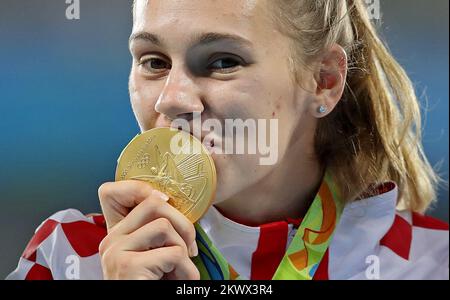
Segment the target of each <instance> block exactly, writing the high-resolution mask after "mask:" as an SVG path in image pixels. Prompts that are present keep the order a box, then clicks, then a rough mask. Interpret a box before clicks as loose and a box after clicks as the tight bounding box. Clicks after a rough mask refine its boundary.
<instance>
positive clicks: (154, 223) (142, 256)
mask: <svg viewBox="0 0 450 300" xmlns="http://www.w3.org/2000/svg"><path fill="white" fill-rule="evenodd" d="M98 195H99V199H100V204H101V207H102V211H103V214H104V216H105V220H106V224H107V228H108V235H107V236H106V237H105V239H103V241H102V242H101V244H100V247H99V253H100V256H101V264H102V269H103V275H104V278H105V279H179V280H197V279H200V274H199V271H198V270H197V268H196V267H195V265H194V263H193V262H192V261H191V259H190V257H192V256H197V255H198V248H197V244H196V242H195V229H194V225H193V224H192V223H191V222H190V221H189V220H188V219H187V218H186V217H185V216H184V215H183V214H182V213H180V212H179V211H178V210H177V209H175V208H174V207H172V206H171V205H170V204H168V203H167V200H169V197H168V196H167V195H165V194H163V193H161V192H160V191H158V190H156V189H153V188H152V187H151V186H150V185H149V184H147V183H145V182H141V181H136V180H130V181H119V182H109V183H105V184H103V185H101V186H100V188H99V190H98Z"/></svg>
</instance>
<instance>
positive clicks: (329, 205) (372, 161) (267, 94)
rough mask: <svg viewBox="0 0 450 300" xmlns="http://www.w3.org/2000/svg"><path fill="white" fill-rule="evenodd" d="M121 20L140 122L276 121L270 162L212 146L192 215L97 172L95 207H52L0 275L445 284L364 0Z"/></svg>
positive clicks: (217, 7)
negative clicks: (205, 206) (128, 24)
mask: <svg viewBox="0 0 450 300" xmlns="http://www.w3.org/2000/svg"><path fill="white" fill-rule="evenodd" d="M133 15H134V23H133V32H132V35H131V38H130V50H131V53H132V56H133V64H132V68H131V75H130V82H129V86H130V97H131V104H132V107H133V110H134V113H135V116H136V119H137V121H138V123H139V125H140V128H141V130H142V131H147V130H149V129H152V128H156V127H168V126H170V125H171V121H172V120H175V119H185V120H187V121H192V115H193V113H194V112H201V116H202V119H218V120H222V121H223V120H225V119H243V120H246V119H254V120H256V119H278V120H279V132H278V137H277V138H278V160H277V162H276V164H273V165H264V166H262V165H260V164H259V163H258V162H259V160H258V158H259V156H258V155H228V154H214V155H213V159H214V162H215V165H216V169H217V176H218V182H217V191H216V195H215V200H214V205H213V206H211V208H210V209H209V210H208V211H207V213H206V214H205V215H204V217H203V218H202V219H201V220H200V221H199V222H198V223H197V224H196V225H195V226H194V225H193V224H191V223H190V222H189V221H188V219H187V218H186V217H185V216H184V215H182V214H181V213H180V212H178V211H177V210H176V209H175V208H173V207H172V206H170V205H169V204H168V203H167V202H166V201H167V199H168V197H167V196H166V195H164V194H163V193H161V192H159V191H157V190H155V189H153V188H151V187H150V186H149V185H148V184H146V183H143V182H138V181H121V182H114V183H105V184H103V185H102V186H101V187H100V189H99V198H100V203H101V207H102V211H103V215H88V216H85V215H83V214H82V213H80V212H79V211H77V210H73V209H70V210H67V211H62V212H59V213H56V214H55V215H53V216H51V217H50V218H49V219H47V220H46V221H45V222H43V223H42V224H41V226H39V228H38V229H37V230H36V234H35V236H34V237H33V238H32V239H31V241H30V243H29V244H28V246H27V248H26V250H25V252H24V253H23V255H22V257H21V258H20V262H19V266H18V268H17V269H16V270H15V271H14V272H13V273H12V274H11V275H10V276H9V278H10V279H66V278H67V279H71V278H81V279H102V278H104V279H199V278H202V279H234V278H248V279H272V278H273V279H378V278H379V279H448V276H449V273H448V270H449V269H448V263H449V256H448V242H449V236H448V226H447V224H445V223H443V222H440V221H437V220H434V219H432V218H430V217H426V216H424V215H422V213H423V212H424V211H425V210H426V209H427V208H428V206H429V205H430V203H432V201H433V200H435V199H436V187H437V184H438V183H439V178H438V176H437V175H436V174H435V172H434V171H433V169H432V168H431V167H430V165H429V163H428V161H427V159H426V157H425V156H424V153H423V149H422V146H421V136H420V132H421V123H420V112H419V105H418V101H417V98H416V96H415V93H414V89H413V86H412V84H411V82H410V80H409V79H408V76H407V75H406V74H405V71H404V70H403V69H402V68H401V66H400V65H399V64H398V63H397V62H396V61H395V59H394V58H393V57H392V56H391V55H390V54H389V52H388V51H387V49H386V47H385V46H384V45H383V43H382V41H381V40H380V38H379V36H378V34H377V32H376V30H375V28H374V26H373V24H372V23H371V20H370V17H369V15H368V11H367V7H366V6H365V2H364V1H363V0H280V1H271V0H258V1H256V0H255V1H254V0H229V1H209V0H195V1H171V0H152V1H146V0H137V1H136V3H135V5H134V11H133ZM226 139H227V137H223V136H217V137H215V138H214V141H215V143H214V144H215V145H213V147H216V145H220V144H223V143H224V140H226ZM217 147H218V146H217Z"/></svg>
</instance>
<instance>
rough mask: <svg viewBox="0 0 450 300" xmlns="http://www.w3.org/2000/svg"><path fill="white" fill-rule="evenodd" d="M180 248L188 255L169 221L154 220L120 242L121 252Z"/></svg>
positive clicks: (182, 241) (163, 219)
mask: <svg viewBox="0 0 450 300" xmlns="http://www.w3.org/2000/svg"><path fill="white" fill-rule="evenodd" d="M170 246H180V247H182V248H183V249H184V251H185V254H188V249H187V246H186V243H185V242H184V240H183V239H182V238H181V236H180V235H179V234H178V232H176V230H175V229H174V228H173V226H172V224H171V223H170V221H169V220H167V219H165V218H159V219H156V220H155V221H153V222H150V223H148V224H146V225H144V226H143V227H141V228H139V229H137V230H136V231H134V232H133V233H131V234H129V235H127V236H126V238H125V239H123V240H121V243H120V246H118V247H119V248H120V250H122V251H148V250H151V249H155V248H160V247H170Z"/></svg>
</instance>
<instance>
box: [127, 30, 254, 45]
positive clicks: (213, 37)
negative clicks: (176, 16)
mask: <svg viewBox="0 0 450 300" xmlns="http://www.w3.org/2000/svg"><path fill="white" fill-rule="evenodd" d="M136 40H141V41H144V42H149V43H152V44H154V45H155V46H160V47H162V46H164V41H163V39H162V38H160V37H159V36H158V35H156V34H153V33H150V32H146V31H140V32H136V33H133V34H132V35H131V36H130V39H129V43H130V44H131V43H132V42H133V41H136ZM222 41H230V42H234V43H236V44H239V45H241V46H244V47H251V46H252V45H253V44H252V42H250V41H249V40H247V39H245V38H243V37H241V36H239V35H235V34H229V33H219V32H206V33H202V34H199V35H196V36H195V37H194V38H192V39H191V41H190V45H208V44H212V43H216V42H222Z"/></svg>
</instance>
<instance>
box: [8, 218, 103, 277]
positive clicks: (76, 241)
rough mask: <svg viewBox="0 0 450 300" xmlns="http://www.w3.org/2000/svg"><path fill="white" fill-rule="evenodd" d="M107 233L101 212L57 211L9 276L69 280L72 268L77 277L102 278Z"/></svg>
mask: <svg viewBox="0 0 450 300" xmlns="http://www.w3.org/2000/svg"><path fill="white" fill-rule="evenodd" d="M106 234H107V231H106V225H105V220H104V218H103V216H102V215H100V214H91V215H84V214H83V213H81V212H80V211H78V210H75V209H68V210H64V211H60V212H57V213H55V214H53V215H52V216H50V217H49V218H47V219H46V220H45V221H43V222H42V223H41V224H40V225H39V226H38V227H37V229H36V231H35V234H34V235H33V237H32V238H31V240H30V241H29V243H28V245H27V246H26V248H25V250H24V252H23V254H22V256H21V257H20V260H19V265H18V267H17V269H16V270H15V271H14V272H13V273H11V274H10V275H9V276H8V279H67V277H68V276H67V275H70V274H68V270H69V273H70V272H72V275H73V277H74V278H75V277H77V275H78V277H87V278H90V277H93V278H95V277H98V276H100V275H101V272H100V271H101V267H100V265H99V257H98V246H99V244H100V242H101V241H102V240H103V238H104V237H105V236H106ZM70 266H72V267H76V268H74V269H70V268H69V269H68V267H70Z"/></svg>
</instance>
